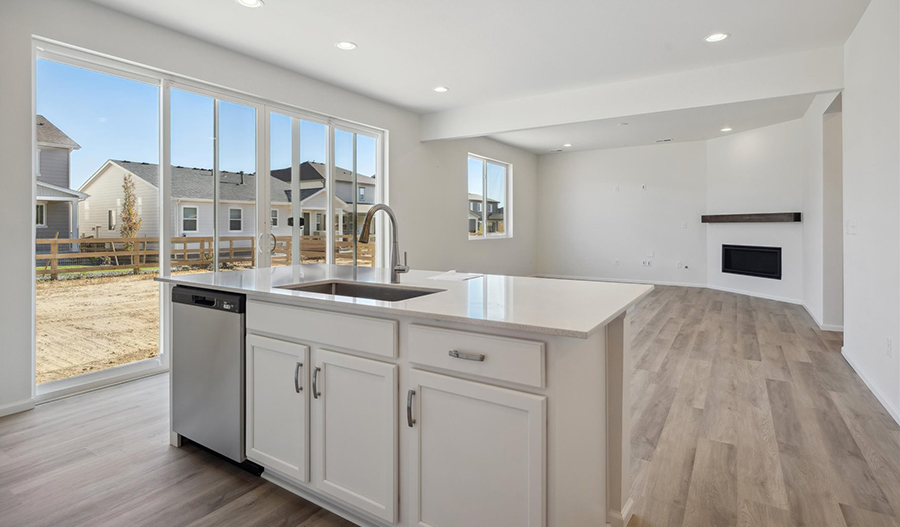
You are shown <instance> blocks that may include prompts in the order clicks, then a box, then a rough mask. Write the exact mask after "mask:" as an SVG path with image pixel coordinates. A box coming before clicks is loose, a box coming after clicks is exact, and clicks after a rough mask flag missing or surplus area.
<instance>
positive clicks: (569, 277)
mask: <svg viewBox="0 0 900 527" xmlns="http://www.w3.org/2000/svg"><path fill="white" fill-rule="evenodd" d="M532 276H534V277H535V278H553V279H556V280H585V281H588V282H615V283H620V284H649V285H673V286H677V287H706V284H694V283H687V282H666V281H664V280H638V279H630V278H600V277H597V276H576V275H566V274H544V273H539V274H535V275H532Z"/></svg>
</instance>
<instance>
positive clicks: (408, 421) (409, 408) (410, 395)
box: [406, 390, 416, 428]
mask: <svg viewBox="0 0 900 527" xmlns="http://www.w3.org/2000/svg"><path fill="white" fill-rule="evenodd" d="M414 395H416V391H415V390H410V391H408V392H407V393H406V425H407V426H409V427H410V428H412V427H413V425H414V424H416V420H415V419H413V416H412V400H413V396H414Z"/></svg>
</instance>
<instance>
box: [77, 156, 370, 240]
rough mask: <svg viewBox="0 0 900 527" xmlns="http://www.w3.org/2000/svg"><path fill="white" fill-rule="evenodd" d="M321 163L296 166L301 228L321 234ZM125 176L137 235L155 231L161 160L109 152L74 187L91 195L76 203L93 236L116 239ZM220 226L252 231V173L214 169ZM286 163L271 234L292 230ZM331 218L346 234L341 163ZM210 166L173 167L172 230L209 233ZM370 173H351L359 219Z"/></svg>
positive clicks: (346, 178)
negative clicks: (130, 188) (135, 215)
mask: <svg viewBox="0 0 900 527" xmlns="http://www.w3.org/2000/svg"><path fill="white" fill-rule="evenodd" d="M325 174H326V172H325V166H324V165H323V164H321V163H314V162H305V163H302V164H301V165H300V206H301V208H302V211H303V212H302V214H303V232H302V234H303V235H315V234H322V233H324V229H325V226H326V224H327V222H326V221H325V218H326V216H327V206H328V201H327V194H326V192H325V187H326V185H325ZM126 175H131V176H132V179H133V181H134V183H135V195H136V197H137V213H138V215H139V216H140V217H141V220H142V223H141V231H140V233H138V236H139V237H150V238H156V237H158V236H159V229H160V221H159V165H156V164H154V163H139V162H134V161H123V160H117V159H110V160H109V161H107V162H106V163H104V164H103V166H102V167H100V169H99V170H97V172H95V173H94V175H93V176H91V177H90V179H88V180H87V181H86V182H85V183H84V184H83V185H82V186H81V188H80V189H79V190H80V191H81V192H84V193H88V194H90V196H89V197H88V198H86V199H84V200H83V201H82V202H81V204H80V207H79V208H80V213H79V215H78V217H79V222H80V230H81V232H83V233H84V234H85V235H87V236H90V237H92V238H101V239H102V238H118V237H119V232H118V229H119V227H118V221H119V220H118V218H119V217H120V215H121V213H122V201H123V198H124V194H123V190H122V182H123V180H124V178H125V176H126ZM220 178H221V179H220V182H221V185H220V188H219V192H220V196H219V210H218V221H219V232H220V233H221V234H222V235H223V236H237V237H246V236H255V235H256V206H257V201H258V200H257V199H256V174H252V173H236V172H226V171H222V172H220ZM291 178H292V175H291V170H290V169H289V168H283V169H276V170H273V171H272V173H271V179H270V180H269V187H270V188H269V191H270V203H271V209H270V212H269V213H270V218H271V225H272V233H273V234H275V235H276V236H290V235H291V232H292V230H293V227H292V222H290V221H289V218H290V216H291V203H292V202H293V196H292V191H291ZM334 178H335V195H334V196H333V200H334V212H335V217H334V225H336V226H337V229H338V232H340V233H342V234H350V233H351V232H352V225H353V222H352V219H353V198H354V192H353V174H352V172H350V171H347V170H344V169H342V168H338V169H336V172H335V176H334ZM213 189H214V181H213V175H212V171H211V170H209V169H205V168H190V167H182V166H175V167H172V198H173V205H174V206H173V210H172V211H171V214H172V227H173V228H172V232H173V235H174V236H176V237H210V236H212V235H213V232H214V228H213V218H214V217H216V214H214V213H213V191H214V190H213ZM375 190H376V186H375V178H373V177H368V176H362V175H357V190H356V199H357V215H358V216H357V218H358V221H357V224H358V225H361V224H362V220H363V218H364V216H365V214H366V213H367V212H368V211H369V208H370V207H371V206H372V205H373V204H374V203H375V201H374V200H375V198H376V192H375ZM236 245H237V244H236Z"/></svg>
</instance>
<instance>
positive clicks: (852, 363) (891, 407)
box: [841, 347, 900, 424]
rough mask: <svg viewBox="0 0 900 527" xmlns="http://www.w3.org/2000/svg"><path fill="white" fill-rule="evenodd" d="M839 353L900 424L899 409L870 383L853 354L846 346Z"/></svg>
mask: <svg viewBox="0 0 900 527" xmlns="http://www.w3.org/2000/svg"><path fill="white" fill-rule="evenodd" d="M841 355H842V356H843V357H844V360H846V361H847V364H849V365H850V367H851V368H853V371H855V372H856V374H857V375H859V378H860V379H862V382H863V383H865V385H866V386H867V387H868V388H869V391H870V392H872V395H874V396H875V398H876V399H878V402H880V403H881V405H882V406H884V408H885V409H886V410H887V411H888V413H889V414H891V417H893V418H894V421H896V422H897V424H900V409H897V408H895V407H894V405H893V404H891V401H890V400H889V399H888V398H887V397H886V396H885V395H884V394H883V393H881V391H880V390H879V389H878V387H876V386H875V384H874V383H872V381H871V380H870V379H869V377H868V376H867V375H866V374H865V372H864V371H863V370H862V369H861V368H859V366H858V365H857V363H856V361H855V359H854V358H853V355H852V354H850V353H849V352H848V351H847V348H846V347H842V348H841Z"/></svg>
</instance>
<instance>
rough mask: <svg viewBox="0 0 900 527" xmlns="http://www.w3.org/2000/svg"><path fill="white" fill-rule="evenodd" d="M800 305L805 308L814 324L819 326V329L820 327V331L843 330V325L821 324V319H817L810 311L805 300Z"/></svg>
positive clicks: (840, 331) (839, 331)
mask: <svg viewBox="0 0 900 527" xmlns="http://www.w3.org/2000/svg"><path fill="white" fill-rule="evenodd" d="M802 305H803V309H805V310H806V312H807V313H809V316H810V317H812V319H813V322H815V323H816V325H817V326H819V329H821V330H822V331H836V332H838V333H843V332H844V326H834V325H831V324H823V323H822V321H821V320H819V317H817V316H816V315H815V313H813V312H812V309H810V308H809V306H808V305H806V303H805V302H804V303H803V304H802Z"/></svg>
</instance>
